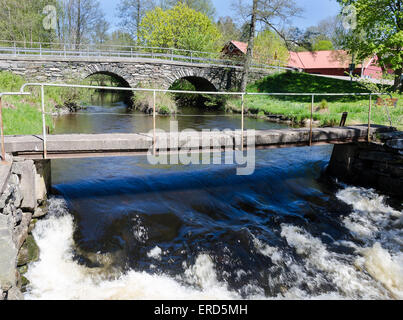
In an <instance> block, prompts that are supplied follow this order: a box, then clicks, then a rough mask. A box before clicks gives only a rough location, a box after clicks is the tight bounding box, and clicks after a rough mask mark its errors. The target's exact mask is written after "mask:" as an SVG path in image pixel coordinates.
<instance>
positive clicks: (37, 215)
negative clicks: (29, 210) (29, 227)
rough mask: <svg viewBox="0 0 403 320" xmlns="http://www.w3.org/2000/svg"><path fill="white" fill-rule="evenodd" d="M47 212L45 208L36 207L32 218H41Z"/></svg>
mask: <svg viewBox="0 0 403 320" xmlns="http://www.w3.org/2000/svg"><path fill="white" fill-rule="evenodd" d="M47 214H48V212H47V210H46V209H44V208H40V207H38V208H36V210H35V212H34V215H33V216H32V218H33V219H39V218H42V217H44V216H46V215H47Z"/></svg>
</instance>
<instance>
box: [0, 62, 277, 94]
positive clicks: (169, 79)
mask: <svg viewBox="0 0 403 320" xmlns="http://www.w3.org/2000/svg"><path fill="white" fill-rule="evenodd" d="M0 71H9V72H12V73H14V74H17V75H21V76H23V77H24V78H25V79H26V80H27V81H31V82H48V83H61V82H69V83H79V82H81V81H82V80H84V79H86V78H87V77H89V76H91V75H94V74H107V75H110V76H112V77H114V78H116V79H118V80H119V82H120V83H121V84H122V86H125V87H138V86H140V85H141V86H143V87H149V88H159V89H169V88H170V87H171V86H172V84H173V83H174V82H175V81H176V80H178V79H187V80H189V81H190V82H191V83H192V84H193V85H195V87H196V89H197V90H198V91H231V90H237V89H239V85H240V82H241V75H242V68H241V67H239V66H225V65H218V64H206V63H202V64H196V63H189V62H183V61H169V60H155V59H145V58H118V57H113V58H110V57H101V58H88V57H87V58H83V57H67V58H66V57H39V56H38V57H36V56H29V57H28V56H14V55H6V56H5V55H2V56H0ZM276 71H277V70H276V69H275V68H273V69H256V68H252V70H251V74H250V80H259V79H261V78H263V77H265V76H267V75H269V74H271V73H274V72H276Z"/></svg>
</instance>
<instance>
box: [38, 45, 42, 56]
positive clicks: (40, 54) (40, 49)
mask: <svg viewBox="0 0 403 320" xmlns="http://www.w3.org/2000/svg"><path fill="white" fill-rule="evenodd" d="M39 56H42V43H40V44H39Z"/></svg>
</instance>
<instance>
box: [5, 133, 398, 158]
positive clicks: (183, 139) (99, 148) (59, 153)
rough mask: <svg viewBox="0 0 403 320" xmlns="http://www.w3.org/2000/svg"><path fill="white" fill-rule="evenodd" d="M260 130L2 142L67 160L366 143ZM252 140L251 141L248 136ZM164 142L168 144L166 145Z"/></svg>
mask: <svg viewBox="0 0 403 320" xmlns="http://www.w3.org/2000/svg"><path fill="white" fill-rule="evenodd" d="M392 131H393V129H391V128H389V127H383V126H374V127H372V128H371V130H370V135H371V136H373V135H375V134H380V133H387V132H392ZM310 134H311V133H310V129H309V128H307V129H285V130H263V131H254V132H253V133H252V132H249V131H247V132H245V134H244V135H242V133H241V132H205V133H198V132H193V133H192V132H185V133H177V132H171V133H168V134H167V135H165V134H159V133H157V134H156V135H155V136H154V135H153V134H152V133H151V134H150V133H133V134H67V135H49V136H48V137H47V145H46V156H45V153H44V151H45V150H44V144H43V142H44V137H43V136H36V135H27V136H7V137H5V151H6V153H9V154H12V155H13V156H18V157H22V158H25V159H32V160H39V159H44V158H45V157H46V159H69V158H92V157H115V156H136V155H147V154H152V153H153V152H156V153H168V154H169V153H193V152H198V153H202V152H220V151H228V150H242V149H243V150H248V149H250V148H256V149H272V148H290V147H302V146H308V145H325V144H337V145H338V144H349V143H352V142H366V141H367V137H368V128H367V126H349V127H340V128H317V129H316V128H315V129H313V131H312V137H311V138H310ZM252 135H253V136H252ZM166 141H169V142H172V143H166Z"/></svg>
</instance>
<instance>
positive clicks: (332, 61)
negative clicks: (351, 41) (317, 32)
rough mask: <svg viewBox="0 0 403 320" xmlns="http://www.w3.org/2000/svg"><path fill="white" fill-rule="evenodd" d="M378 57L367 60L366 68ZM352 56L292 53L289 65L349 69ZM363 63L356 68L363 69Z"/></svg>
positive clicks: (323, 52)
mask: <svg viewBox="0 0 403 320" xmlns="http://www.w3.org/2000/svg"><path fill="white" fill-rule="evenodd" d="M374 60H376V57H373V58H370V59H367V60H366V61H365V63H364V68H368V67H369V66H370V65H371V63H373V62H375V61H374ZM350 63H351V56H350V55H349V54H348V53H347V52H346V51H344V50H328V51H314V52H311V51H305V52H290V59H289V61H288V65H289V66H290V67H294V68H298V69H348V68H349V66H350ZM361 67H362V65H361V63H359V64H356V68H361Z"/></svg>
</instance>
